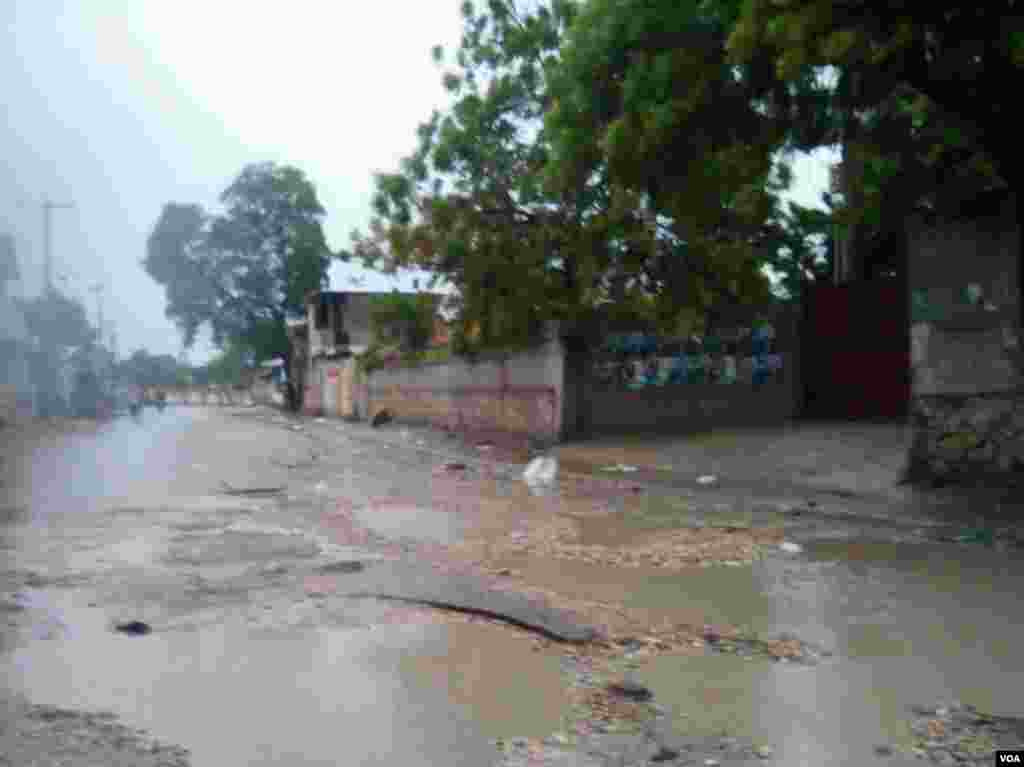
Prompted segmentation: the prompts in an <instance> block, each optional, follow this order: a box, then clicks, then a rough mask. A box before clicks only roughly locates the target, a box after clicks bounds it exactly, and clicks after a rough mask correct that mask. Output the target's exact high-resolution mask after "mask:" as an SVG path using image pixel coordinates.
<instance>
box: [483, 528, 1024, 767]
mask: <svg viewBox="0 0 1024 767" xmlns="http://www.w3.org/2000/svg"><path fill="white" fill-rule="evenodd" d="M590 521H591V522H592V523H593V524H594V525H595V526H596V525H600V524H601V522H600V518H597V517H595V518H594V519H593V520H590ZM616 524H618V523H616ZM605 534H608V530H605ZM595 535H597V534H596V533H595ZM503 564H504V566H508V567H512V568H515V569H517V570H518V571H519V572H522V573H527V574H528V579H529V581H530V583H531V584H532V585H536V586H540V587H542V588H547V589H551V590H554V591H558V592H560V593H563V594H567V595H570V596H572V597H575V598H578V599H588V600H598V601H611V602H621V603H622V604H624V605H626V606H628V607H631V608H634V609H636V610H640V611H643V612H644V613H645V614H647V615H649V616H650V617H651V618H660V617H669V618H671V619H673V620H678V621H680V622H686V623H691V624H700V623H702V622H706V623H723V624H731V625H734V626H738V627H742V628H746V629H748V630H751V631H755V632H757V633H759V634H761V635H769V636H770V635H772V634H777V633H781V632H783V631H787V632H794V633H796V634H797V635H798V636H800V637H802V638H804V639H806V640H809V641H812V642H814V643H817V644H820V645H823V646H824V648H825V649H826V650H830V651H832V653H833V655H832V656H831V657H830V658H827V659H826V660H825V661H824V662H822V663H821V664H820V665H818V666H815V667H810V668H807V667H802V666H797V665H793V664H789V663H773V662H770V661H764V660H758V659H755V660H746V659H743V658H741V657H737V656H729V655H705V656H698V657H691V656H690V655H687V656H663V657H660V658H656V659H654V660H651V661H649V662H647V663H646V664H645V665H644V666H643V667H642V669H641V670H640V672H639V678H640V680H641V681H643V682H644V683H646V684H648V685H650V686H651V687H652V689H653V690H654V691H655V695H656V697H657V698H658V699H659V700H660V701H661V702H662V703H663V704H665V705H668V706H669V707H670V708H671V709H672V711H673V712H674V714H675V715H676V727H677V728H678V729H680V730H681V731H682V732H687V733H692V734H701V735H714V734H720V733H721V732H722V731H723V730H725V731H728V732H730V733H733V734H737V735H745V734H751V735H753V736H755V738H756V739H758V740H759V741H760V742H761V743H764V744H765V745H769V746H771V747H772V748H773V749H774V750H775V760H776V761H775V763H776V764H786V765H791V764H820V763H823V762H824V761H826V760H828V762H829V763H836V759H837V757H840V759H839V761H838V763H840V764H851V765H861V764H865V763H870V762H871V761H872V760H874V759H875V757H874V755H873V753H872V747H873V746H874V745H875V744H879V743H891V744H894V745H908V744H909V737H910V734H909V731H908V729H907V724H906V722H907V719H908V716H909V713H908V711H907V707H908V706H910V705H912V704H920V703H928V702H932V703H934V702H935V701H938V700H952V699H959V700H961V701H963V702H965V703H970V704H973V705H975V706H977V707H978V708H979V709H981V710H983V711H990V712H995V713H998V714H1006V715H1016V716H1021V715H1024V696H1022V695H1021V693H1020V684H1019V680H1020V679H1024V654H1022V653H1021V652H1020V650H1019V637H1020V636H1021V635H1022V630H1024V610H1022V609H1021V607H1020V593H1021V591H1022V590H1024V557H1022V556H1021V555H1020V554H1019V553H1018V554H1017V555H1015V556H1014V555H1010V554H1006V553H997V552H995V551H994V550H992V549H987V548H984V547H982V546H952V545H948V546H947V545H938V544H931V545H908V544H896V543H889V542H872V541H864V540H862V541H852V542H831V541H830V542H822V543H817V544H809V545H808V547H807V550H806V552H805V555H804V556H801V557H798V558H791V557H788V558H787V557H782V556H770V557H768V558H766V559H764V560H761V561H758V562H756V563H754V564H753V565H750V566H744V567H711V568H694V569H692V570H688V571H683V572H679V573H671V574H666V573H665V572H664V571H657V570H647V571H645V570H639V569H638V570H634V569H629V570H614V569H609V568H607V567H602V566H595V565H589V564H586V563H580V562H573V561H565V560H558V561H554V560H548V561H541V560H530V559H527V558H522V557H516V558H509V559H508V560H506V561H505V562H504V563H503Z"/></svg>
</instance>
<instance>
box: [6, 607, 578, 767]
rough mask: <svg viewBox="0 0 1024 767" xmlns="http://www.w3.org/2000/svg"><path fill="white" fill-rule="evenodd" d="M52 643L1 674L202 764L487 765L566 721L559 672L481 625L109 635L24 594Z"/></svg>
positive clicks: (217, 628)
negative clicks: (504, 745) (505, 744)
mask: <svg viewBox="0 0 1024 767" xmlns="http://www.w3.org/2000/svg"><path fill="white" fill-rule="evenodd" d="M33 601H34V603H35V604H34V607H35V608H36V609H37V610H38V609H39V608H40V607H41V606H43V605H45V607H46V609H45V610H42V611H41V613H40V614H41V617H40V618H39V620H40V621H41V622H44V623H46V624H47V625H49V626H50V631H49V634H48V636H49V637H50V638H49V639H46V640H45V641H43V640H38V641H34V642H31V643H29V644H28V645H26V646H24V647H21V648H19V649H17V650H15V651H14V652H13V653H12V654H11V655H9V656H7V657H5V658H4V659H3V661H2V663H0V666H2V668H3V672H2V673H3V675H4V676H5V678H6V679H7V680H8V681H7V683H8V685H10V686H11V687H12V688H13V689H16V690H18V691H21V692H25V693H26V694H27V695H28V696H29V697H30V698H31V699H32V700H33V701H34V702H38V703H55V704H59V705H62V706H70V707H81V708H85V709H105V710H112V711H114V712H116V713H117V714H119V715H120V716H121V719H122V721H123V722H124V723H125V724H127V725H129V726H134V727H140V728H145V729H149V730H150V731H151V732H152V733H153V734H154V735H158V736H159V737H161V738H164V739H167V740H169V741H171V742H176V743H179V744H181V745H184V746H185V747H187V748H189V749H190V750H191V751H192V757H193V764H195V765H197V767H204V766H207V765H208V766H211V767H212V766H213V765H217V766H218V767H219V766H222V765H239V766H241V765H258V764H296V765H299V764H301V765H335V764H436V765H453V764H456V765H480V764H487V763H490V760H491V759H492V758H493V755H494V750H493V746H491V745H490V741H491V739H493V738H495V737H498V736H524V737H531V736H532V737H543V736H545V735H547V734H550V733H551V732H553V731H555V730H557V729H558V728H559V723H560V721H561V720H560V717H561V715H562V713H563V698H562V679H561V675H560V672H559V669H558V663H557V659H556V658H555V657H553V656H550V655H547V654H545V653H537V652H532V651H531V647H530V645H529V644H528V643H524V642H522V641H521V639H518V638H516V637H513V636H511V635H510V634H509V633H508V632H504V631H502V630H501V629H497V628H495V627H492V626H487V625H476V624H452V625H446V626H441V625H429V624H428V625H416V624H412V625H391V626H374V627H373V628H372V629H371V628H366V627H364V628H361V629H354V630H353V629H350V630H340V629H327V628H314V629H305V630H279V631H259V630H256V629H254V628H253V626H252V625H250V624H247V622H246V621H245V620H244V619H241V618H238V619H234V618H230V617H229V618H227V619H222V620H219V621H217V622H211V623H200V624H198V625H197V626H195V627H194V628H193V630H178V631H166V632H156V633H154V634H151V635H149V636H145V637H123V636H120V635H117V634H115V633H112V632H111V631H110V630H109V627H108V625H107V619H106V616H105V615H104V613H103V612H102V610H98V609H88V608H86V607H83V605H82V603H81V601H80V599H79V598H76V596H75V594H74V593H72V592H50V593H39V594H36V595H34V599H33Z"/></svg>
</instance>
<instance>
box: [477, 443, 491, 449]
mask: <svg viewBox="0 0 1024 767" xmlns="http://www.w3.org/2000/svg"><path fill="white" fill-rule="evenodd" d="M493 447H494V443H493V442H477V443H476V449H477V450H490V449H491V448H493Z"/></svg>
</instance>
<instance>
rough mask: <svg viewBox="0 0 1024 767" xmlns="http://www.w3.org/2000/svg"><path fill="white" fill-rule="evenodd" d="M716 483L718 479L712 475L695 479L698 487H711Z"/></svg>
mask: <svg viewBox="0 0 1024 767" xmlns="http://www.w3.org/2000/svg"><path fill="white" fill-rule="evenodd" d="M717 481H718V477H716V476H715V475H714V474H705V475H703V476H701V477H697V484H698V485H713V484H715V483H716V482H717Z"/></svg>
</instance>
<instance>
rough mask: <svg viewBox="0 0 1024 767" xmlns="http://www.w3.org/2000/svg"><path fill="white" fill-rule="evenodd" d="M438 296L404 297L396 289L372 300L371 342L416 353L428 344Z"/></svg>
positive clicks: (426, 294) (424, 294)
mask: <svg viewBox="0 0 1024 767" xmlns="http://www.w3.org/2000/svg"><path fill="white" fill-rule="evenodd" d="M438 304H439V300H438V296H435V295H433V294H430V293H418V294H416V295H412V296H410V295H407V294H403V293H399V292H398V291H397V290H396V291H394V292H392V293H391V294H389V295H384V296H376V297H374V300H373V304H372V305H371V307H370V321H371V324H372V326H373V334H374V338H375V340H377V341H379V342H382V343H389V344H393V345H397V346H401V347H402V348H404V349H410V350H415V351H419V350H422V349H425V348H426V347H427V345H428V344H429V343H430V337H431V336H432V335H433V333H434V321H435V318H436V317H437V309H438Z"/></svg>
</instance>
